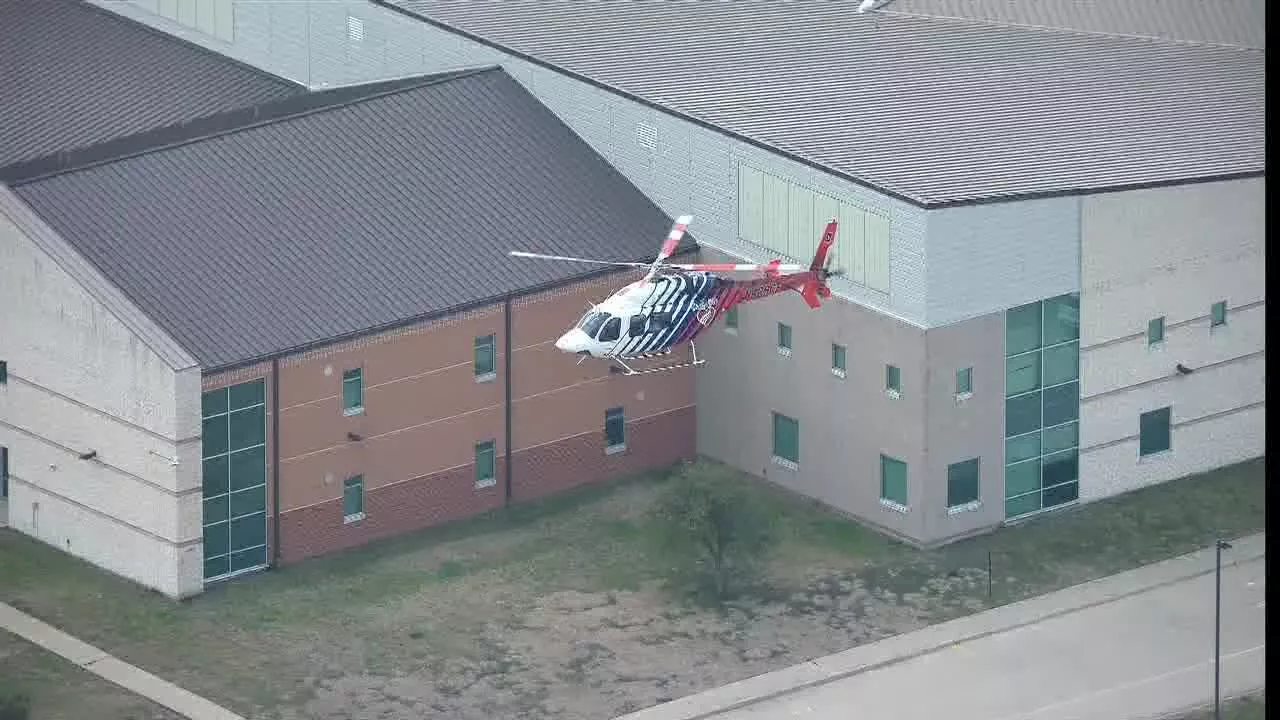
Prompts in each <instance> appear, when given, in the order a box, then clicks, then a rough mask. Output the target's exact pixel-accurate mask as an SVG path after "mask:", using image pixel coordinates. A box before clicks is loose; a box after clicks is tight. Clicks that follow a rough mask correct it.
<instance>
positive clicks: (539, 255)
mask: <svg viewBox="0 0 1280 720" xmlns="http://www.w3.org/2000/svg"><path fill="white" fill-rule="evenodd" d="M507 254H508V255H510V256H512V257H523V258H535V259H538V260H564V261H566V262H579V263H592V264H595V265H612V266H614V267H638V268H647V267H649V265H648V264H647V263H637V262H613V261H610V260H591V259H589V258H578V257H565V256H564V255H543V254H542V253H531V252H524V251H523V250H512V251H510V252H508V253H507Z"/></svg>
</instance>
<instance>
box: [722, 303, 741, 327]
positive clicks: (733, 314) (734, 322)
mask: <svg viewBox="0 0 1280 720" xmlns="http://www.w3.org/2000/svg"><path fill="white" fill-rule="evenodd" d="M724 329H725V330H737V329H738V306H737V305H734V306H733V307H731V308H729V309H728V310H725V311H724Z"/></svg>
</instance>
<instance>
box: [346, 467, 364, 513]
mask: <svg viewBox="0 0 1280 720" xmlns="http://www.w3.org/2000/svg"><path fill="white" fill-rule="evenodd" d="M353 489H354V490H356V491H357V493H358V494H357V495H356V496H355V498H356V500H357V501H358V502H359V503H360V507H359V508H357V509H356V511H355V512H347V500H348V499H349V498H350V497H351V495H349V493H350V492H351V490H353ZM364 492H365V491H364V473H356V474H355V475H352V476H350V477H348V478H346V479H345V480H343V481H342V522H343V524H344V525H345V524H350V523H353V522H357V521H360V520H363V519H364V518H365V514H364V505H365V503H364Z"/></svg>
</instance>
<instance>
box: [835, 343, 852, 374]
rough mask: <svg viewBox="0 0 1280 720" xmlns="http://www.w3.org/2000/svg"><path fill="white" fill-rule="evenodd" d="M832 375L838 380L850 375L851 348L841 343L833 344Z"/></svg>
mask: <svg viewBox="0 0 1280 720" xmlns="http://www.w3.org/2000/svg"><path fill="white" fill-rule="evenodd" d="M831 374H832V375H835V376H836V377H838V378H843V377H846V376H847V375H848V374H849V348H848V347H846V346H844V345H841V344H840V343H837V342H833V343H831Z"/></svg>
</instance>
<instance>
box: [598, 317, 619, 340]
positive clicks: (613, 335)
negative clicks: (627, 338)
mask: <svg viewBox="0 0 1280 720" xmlns="http://www.w3.org/2000/svg"><path fill="white" fill-rule="evenodd" d="M621 334H622V318H617V317H611V318H609V322H606V323H605V324H604V328H603V329H602V330H601V331H600V337H599V338H597V339H598V340H599V341H600V342H613V341H614V340H617V339H618V336H619V335H621Z"/></svg>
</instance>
